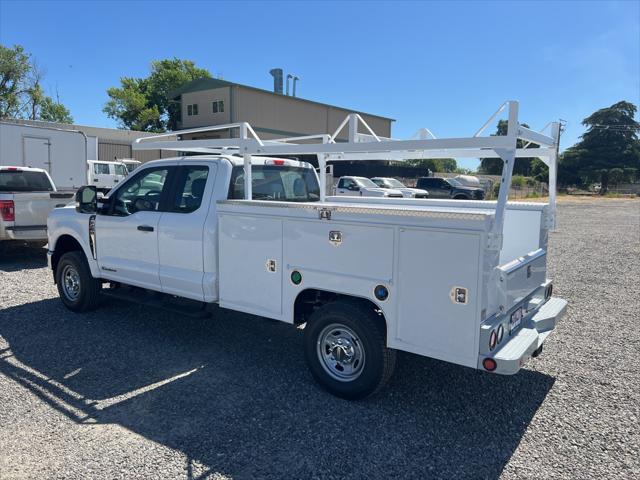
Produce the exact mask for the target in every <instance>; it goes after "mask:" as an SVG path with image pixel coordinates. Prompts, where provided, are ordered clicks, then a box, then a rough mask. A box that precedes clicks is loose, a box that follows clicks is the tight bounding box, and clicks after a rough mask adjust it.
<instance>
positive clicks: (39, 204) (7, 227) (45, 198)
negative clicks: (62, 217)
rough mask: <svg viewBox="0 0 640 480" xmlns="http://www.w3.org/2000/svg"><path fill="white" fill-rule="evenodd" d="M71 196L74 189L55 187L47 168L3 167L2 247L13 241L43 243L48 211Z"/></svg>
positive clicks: (0, 197)
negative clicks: (69, 190)
mask: <svg viewBox="0 0 640 480" xmlns="http://www.w3.org/2000/svg"><path fill="white" fill-rule="evenodd" d="M72 198H73V193H61V192H58V191H57V190H56V187H55V185H54V184H53V181H52V180H51V177H50V176H49V174H48V173H47V172H46V171H45V170H42V169H40V168H28V167H0V250H4V249H5V247H6V246H7V245H8V244H10V243H28V244H31V245H33V246H44V245H45V244H46V243H47V215H49V212H50V211H51V210H53V209H54V208H55V207H61V206H64V205H66V204H67V203H69V201H71V200H72Z"/></svg>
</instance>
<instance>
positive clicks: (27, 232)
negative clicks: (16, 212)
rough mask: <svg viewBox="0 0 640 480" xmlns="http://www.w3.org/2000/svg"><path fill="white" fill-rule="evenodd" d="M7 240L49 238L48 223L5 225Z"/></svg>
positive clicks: (4, 237) (5, 237) (39, 239)
mask: <svg viewBox="0 0 640 480" xmlns="http://www.w3.org/2000/svg"><path fill="white" fill-rule="evenodd" d="M4 230H5V234H4V236H3V239H5V240H24V241H27V242H28V241H42V240H47V226H46V225H29V226H24V227H20V226H12V227H5V228H4Z"/></svg>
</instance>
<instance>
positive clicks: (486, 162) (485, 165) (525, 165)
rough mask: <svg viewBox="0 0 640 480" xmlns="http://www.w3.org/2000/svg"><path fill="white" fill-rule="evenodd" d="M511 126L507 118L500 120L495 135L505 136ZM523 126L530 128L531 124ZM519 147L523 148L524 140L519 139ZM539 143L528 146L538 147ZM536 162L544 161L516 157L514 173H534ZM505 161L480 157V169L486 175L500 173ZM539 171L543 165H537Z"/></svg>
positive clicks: (517, 144) (529, 174)
mask: <svg viewBox="0 0 640 480" xmlns="http://www.w3.org/2000/svg"><path fill="white" fill-rule="evenodd" d="M508 126H509V122H507V121H506V120H499V121H498V125H497V127H496V133H494V134H493V135H495V136H503V135H506V134H507V128H508ZM522 126H523V127H525V128H529V125H527V124H526V123H523V124H522ZM516 147H517V148H523V147H524V142H523V141H522V140H518V141H517V143H516ZM538 147H539V145H535V144H533V143H532V144H531V145H529V146H528V147H527V148H538ZM536 162H539V163H541V164H542V165H543V166H544V163H542V161H541V160H539V159H537V158H516V163H515V164H514V165H513V174H514V175H524V176H526V177H528V176H531V175H533V170H534V164H535V163H536ZM502 166H503V161H502V159H501V158H481V159H480V168H479V171H480V172H481V173H484V174H486V175H500V174H501V173H502ZM535 168H536V169H537V170H538V171H541V170H542V169H541V167H540V166H539V165H536V167H535Z"/></svg>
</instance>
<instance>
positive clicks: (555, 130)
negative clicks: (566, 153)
mask: <svg viewBox="0 0 640 480" xmlns="http://www.w3.org/2000/svg"><path fill="white" fill-rule="evenodd" d="M551 136H552V137H553V138H554V139H555V141H556V145H555V149H554V150H553V152H552V153H551V155H549V164H548V167H549V208H550V209H551V230H555V228H556V201H557V198H556V197H557V191H558V152H559V149H560V122H553V123H551Z"/></svg>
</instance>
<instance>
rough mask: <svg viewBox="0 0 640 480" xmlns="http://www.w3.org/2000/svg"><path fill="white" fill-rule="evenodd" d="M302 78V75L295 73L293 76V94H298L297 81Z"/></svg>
mask: <svg viewBox="0 0 640 480" xmlns="http://www.w3.org/2000/svg"><path fill="white" fill-rule="evenodd" d="M298 80H300V77H298V76H296V75H294V76H293V96H294V97H295V96H296V82H297V81H298Z"/></svg>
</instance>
